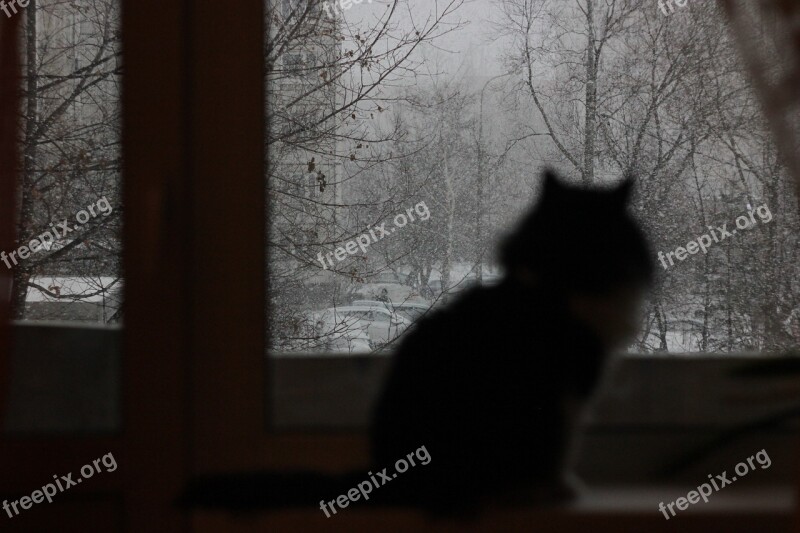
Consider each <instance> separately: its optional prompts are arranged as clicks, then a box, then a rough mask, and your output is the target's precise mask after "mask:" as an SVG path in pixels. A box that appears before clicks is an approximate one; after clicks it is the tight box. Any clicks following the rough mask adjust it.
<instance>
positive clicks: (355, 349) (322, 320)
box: [288, 309, 373, 353]
mask: <svg viewBox="0 0 800 533" xmlns="http://www.w3.org/2000/svg"><path fill="white" fill-rule="evenodd" d="M333 311H334V310H333V309H326V310H324V311H317V312H310V313H306V314H305V320H304V321H303V323H302V324H301V326H300V328H299V332H298V334H297V340H295V341H293V342H292V343H291V346H290V347H289V348H288V349H289V350H290V351H295V352H307V353H314V352H319V351H323V352H328V353H369V352H371V351H372V348H373V344H372V341H371V340H370V338H369V335H368V333H367V329H368V327H369V324H368V323H367V322H364V321H362V320H359V319H358V318H357V317H353V316H347V315H344V314H339V313H335V312H333Z"/></svg>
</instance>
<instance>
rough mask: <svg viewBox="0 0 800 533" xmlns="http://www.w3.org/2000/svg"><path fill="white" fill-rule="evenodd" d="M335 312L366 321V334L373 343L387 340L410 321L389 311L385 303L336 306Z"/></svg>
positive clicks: (399, 331) (404, 327)
mask: <svg viewBox="0 0 800 533" xmlns="http://www.w3.org/2000/svg"><path fill="white" fill-rule="evenodd" d="M328 311H331V310H330V309H329V310H328ZM335 312H336V313H337V314H341V315H344V316H347V317H353V318H356V319H358V320H362V321H364V322H366V323H367V324H368V326H367V334H368V335H369V338H370V340H371V341H372V343H373V345H380V344H385V343H387V342H389V341H390V340H392V339H394V338H395V337H397V336H398V335H399V334H400V333H402V332H403V331H405V329H406V328H407V327H409V326H410V325H411V321H409V320H408V319H407V318H405V317H403V316H401V315H400V314H398V313H396V312H394V311H390V310H389V309H387V308H386V306H385V305H380V306H379V305H351V306H347V307H337V308H335Z"/></svg>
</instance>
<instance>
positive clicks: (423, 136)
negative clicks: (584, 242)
mask: <svg viewBox="0 0 800 533" xmlns="http://www.w3.org/2000/svg"><path fill="white" fill-rule="evenodd" d="M590 3H591V6H592V8H593V9H591V10H587V9H584V8H582V6H585V5H586V2H585V1H582V2H580V3H579V2H575V1H573V0H569V1H564V2H550V1H545V0H541V1H534V2H520V1H517V0H498V1H493V0H475V1H473V2H461V1H459V0H455V1H452V2H450V1H446V2H444V3H442V2H436V3H432V2H426V1H423V0H398V1H390V2H380V3H379V2H374V3H368V2H362V3H359V4H356V3H351V2H339V1H338V0H330V1H329V2H316V1H315V0H292V1H289V0H285V1H282V2H280V6H279V9H278V8H276V9H271V10H270V9H269V8H271V7H276V6H272V5H270V3H269V2H268V13H269V14H268V17H269V20H268V35H267V45H266V64H267V89H268V94H269V98H268V103H267V107H268V109H267V115H268V123H269V126H270V127H269V132H268V135H267V139H266V143H267V148H268V153H269V173H268V176H267V189H268V199H269V217H270V218H269V228H270V231H269V243H268V252H269V278H270V290H271V294H270V308H269V309H270V311H269V312H270V320H269V324H270V339H271V345H270V348H271V350H272V351H273V352H281V353H289V354H291V353H294V354H296V353H298V352H299V351H309V350H310V351H317V352H320V353H322V352H324V350H325V346H326V338H325V336H324V335H323V336H321V337H320V338H318V339H316V340H314V339H308V338H307V336H306V334H305V333H304V332H303V331H302V327H301V324H302V320H303V318H302V317H303V316H305V315H307V314H308V313H314V312H317V313H318V312H326V311H327V312H328V313H330V315H331V316H335V313H334V311H333V310H334V309H336V308H340V307H345V306H349V305H358V306H366V307H373V308H375V309H378V308H385V307H387V306H388V308H389V309H392V310H397V311H398V312H399V315H398V316H399V317H400V319H402V320H408V321H409V322H413V321H414V320H419V319H421V318H420V317H423V316H424V313H425V311H426V310H427V309H430V308H436V307H438V306H439V305H443V304H446V303H447V301H448V300H450V299H452V298H453V297H455V296H457V295H458V294H459V293H460V292H461V291H464V290H470V289H471V288H474V287H480V286H491V285H493V284H496V283H498V282H499V281H500V279H501V278H502V276H503V275H504V274H503V273H502V272H501V271H500V270H499V268H498V264H497V259H496V256H495V253H494V250H495V247H496V244H497V242H498V239H499V237H500V236H502V235H503V233H504V232H505V231H507V230H508V229H509V228H511V227H512V226H513V224H514V223H515V222H516V220H517V219H518V217H519V216H520V214H521V213H522V212H524V210H526V209H527V208H529V207H530V205H531V204H532V202H534V201H535V199H536V198H537V196H538V194H539V191H540V185H541V184H540V170H541V169H542V168H543V167H545V166H552V167H555V168H557V169H558V170H559V171H560V172H561V173H562V174H563V175H565V176H567V177H568V178H569V179H571V180H572V181H574V182H576V183H584V184H591V185H594V186H602V185H607V184H611V183H613V182H615V181H618V180H619V179H621V178H622V176H623V175H625V174H628V173H632V174H633V175H635V177H636V184H637V192H636V196H635V198H634V200H633V205H632V211H633V212H634V213H635V214H636V216H637V217H638V218H639V220H640V221H641V223H642V224H643V226H644V227H645V228H646V230H647V232H648V234H649V236H650V238H651V241H652V248H653V256H654V257H653V259H654V261H656V265H657V269H658V270H659V277H658V279H657V283H656V286H655V287H654V290H653V292H652V294H651V296H650V297H649V300H648V302H647V305H646V309H645V312H644V315H643V318H642V332H641V334H640V336H639V338H638V339H637V340H636V342H635V343H634V344H633V345H632V346H631V347H630V350H631V351H633V352H637V353H643V354H661V353H668V352H672V353H679V352H690V353H700V352H719V353H730V352H741V351H753V352H767V351H768V352H774V351H784V350H787V349H789V348H792V347H794V346H796V345H797V343H798V340H800V300H799V299H798V293H799V292H800V286H798V284H797V283H796V282H794V281H793V280H795V279H797V277H798V276H797V274H798V265H799V264H800V262H798V261H797V259H798V251H800V250H799V249H798V242H797V239H796V235H797V234H798V232H797V230H798V212H797V201H796V199H795V197H794V194H793V189H792V186H791V180H790V178H789V176H788V174H787V172H786V169H785V168H784V167H783V165H782V163H781V161H780V160H779V158H778V155H777V151H776V150H775V146H774V143H773V141H772V139H771V137H770V132H769V128H768V125H767V123H766V122H765V120H764V118H763V117H762V115H761V111H760V107H759V103H758V101H757V99H756V97H755V94H754V92H753V90H752V85H751V83H750V82H749V80H748V77H747V73H746V71H745V67H744V65H743V63H742V62H741V60H740V58H739V56H738V54H737V50H736V46H735V43H734V41H733V40H732V38H731V35H730V33H729V29H728V27H727V25H726V21H725V18H724V16H723V13H722V12H721V11H720V10H719V8H718V6H717V5H716V4H715V3H713V2H712V3H708V2H707V3H693V4H689V5H688V6H685V7H679V6H677V5H671V8H670V9H668V10H666V11H665V10H664V8H661V7H659V5H660V4H658V5H657V4H656V3H653V5H652V6H650V7H648V8H647V9H642V8H636V9H633V8H632V7H631V6H633V4H632V3H628V2H622V3H621V4H620V3H614V4H613V5H611V4H609V3H608V2H599V1H597V0H592V1H591V2H590ZM668 4H669V3H665V5H668ZM637 5H638V4H637ZM620 6H627V7H625V8H623V7H620ZM753 27H754V28H756V33H757V34H758V35H759V38H760V40H761V42H760V44H762V45H763V46H764V49H765V50H767V51H768V52H772V53H768V54H767V57H779V56H780V55H781V54H779V53H777V52H775V50H776V47H777V46H779V44H780V40H781V39H782V38H783V37H785V36H782V35H778V34H776V32H774V31H773V30H772V29H771V28H772V26H771V25H770V24H769V21H768V20H761V19H760V18H759V15H758V14H757V13H755V12H754V13H753ZM773 66H774V71H775V72H774V74H775V76H776V78H777V77H779V75H780V73H781V65H777V64H776V65H770V67H773ZM567 215H568V216H580V214H575V213H569V214H565V216H567ZM575 246H580V243H579V242H577V243H575ZM602 260H603V258H602V257H598V258H597V261H602ZM409 304H414V305H409ZM403 306H408V307H407V308H404V307H403ZM387 319H388V317H387ZM336 320H339V319H336ZM340 325H341V324H340ZM352 327H356V326H355V325H352ZM358 327H359V328H360V325H359V326H358ZM367 331H368V332H369V335H370V341H371V345H372V346H373V352H372V353H375V354H378V355H383V354H386V353H389V352H390V351H391V349H392V348H393V347H394V346H395V345H396V344H397V342H399V341H400V339H402V335H403V332H405V331H407V328H405V327H392V328H391V329H390V330H388V331H378V328H375V327H374V325H372V326H370V327H368V328H367ZM487 334H489V333H488V332H487ZM299 341H302V342H299Z"/></svg>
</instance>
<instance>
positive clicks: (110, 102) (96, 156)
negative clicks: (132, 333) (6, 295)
mask: <svg viewBox="0 0 800 533" xmlns="http://www.w3.org/2000/svg"><path fill="white" fill-rule="evenodd" d="M17 16H20V17H25V20H26V23H25V24H23V43H22V50H23V54H24V57H23V59H24V61H25V63H26V69H25V77H24V79H23V80H22V83H23V85H22V89H23V106H22V109H21V110H20V112H21V114H22V119H21V124H22V131H21V142H22V147H23V165H22V176H21V180H20V187H19V204H18V205H19V208H20V209H19V214H18V215H19V218H18V226H17V236H18V243H17V245H18V248H17V249H16V250H8V251H6V252H4V253H3V255H2V256H1V257H0V259H2V261H3V262H4V267H5V268H13V270H14V285H15V290H14V294H13V308H14V310H15V316H16V318H17V319H24V320H67V321H76V322H87V323H89V322H91V323H111V322H117V321H119V320H120V318H121V315H120V305H121V300H122V279H121V277H120V247H121V244H120V238H119V230H120V226H121V220H122V217H121V205H120V198H121V197H120V185H121V183H120V168H121V165H120V133H119V127H120V123H119V117H120V103H119V96H120V94H119V74H120V68H121V62H120V38H119V37H120V34H119V6H118V2H116V1H114V0H75V1H70V2H65V1H63V0H35V1H33V0H32V1H31V2H30V4H29V7H28V8H27V9H24V10H22V9H21V10H20V13H19V14H18V15H17ZM29 20H30V21H35V24H30V23H27V21H29Z"/></svg>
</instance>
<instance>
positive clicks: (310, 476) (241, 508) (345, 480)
mask: <svg viewBox="0 0 800 533" xmlns="http://www.w3.org/2000/svg"><path fill="white" fill-rule="evenodd" d="M363 480H364V472H362V471H358V472H349V473H346V474H341V475H328V474H322V473H319V472H309V471H284V472H278V471H256V472H239V473H224V474H209V475H204V476H199V477H196V478H194V479H192V480H191V481H190V482H189V484H188V486H187V487H186V490H184V492H183V494H181V496H180V497H179V498H178V500H177V502H176V503H177V505H178V506H179V507H180V508H183V509H221V510H228V511H238V512H246V511H255V510H265V509H286V508H297V507H319V506H320V501H321V500H325V501H330V500H332V499H335V498H336V497H337V496H339V495H341V494H347V491H348V490H350V489H353V488H356V487H357V485H358V483H359V482H361V481H363Z"/></svg>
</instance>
